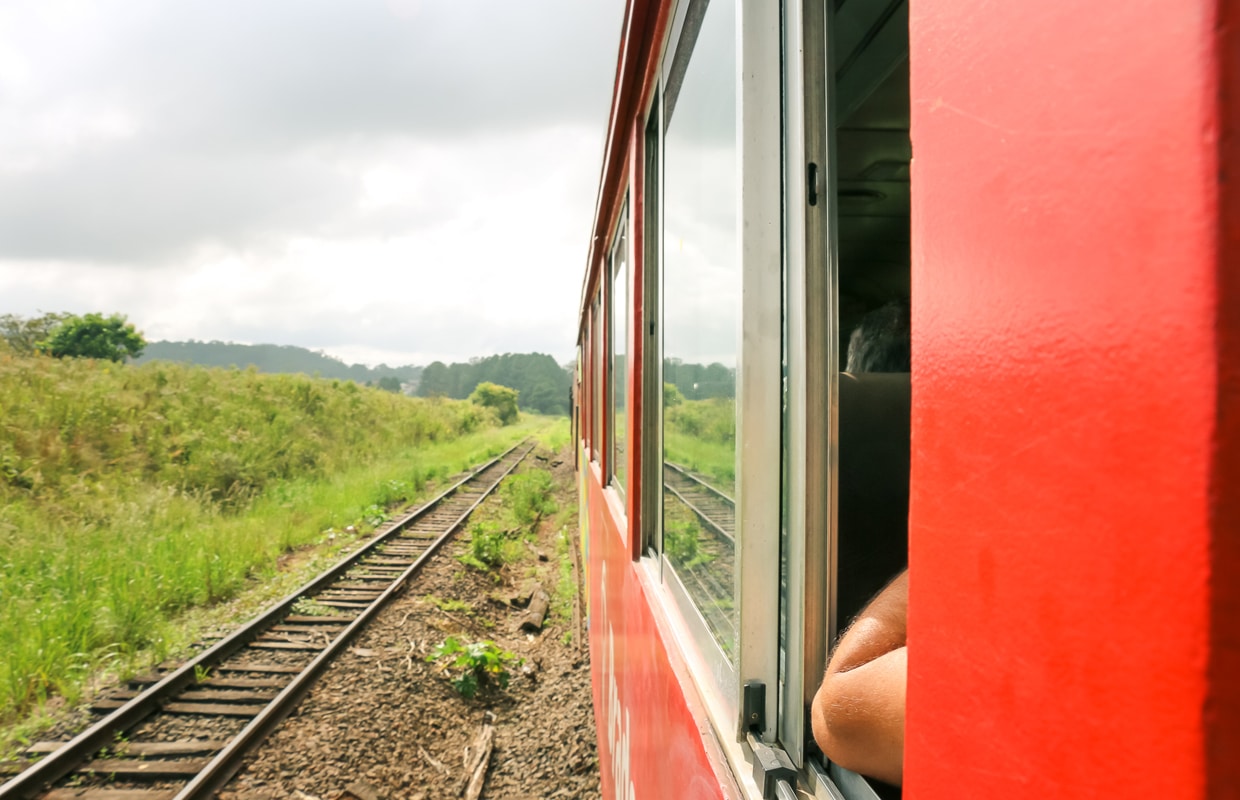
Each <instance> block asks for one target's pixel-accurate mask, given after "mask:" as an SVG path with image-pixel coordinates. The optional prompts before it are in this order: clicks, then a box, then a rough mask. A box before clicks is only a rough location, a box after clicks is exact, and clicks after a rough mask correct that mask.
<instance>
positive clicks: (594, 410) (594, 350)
mask: <svg viewBox="0 0 1240 800" xmlns="http://www.w3.org/2000/svg"><path fill="white" fill-rule="evenodd" d="M590 350H591V352H590V361H591V367H592V368H591V370H590V382H591V383H592V384H593V387H592V388H591V390H590V417H591V419H592V420H593V424H591V426H590V429H591V434H592V436H593V438H592V440H591V442H590V446H591V450H592V452H593V454H594V460H595V461H600V462H601V460H602V452H603V293H602V292H601V291H600V292H599V295H598V297H596V298H594V311H593V313H592V314H591V315H590Z"/></svg>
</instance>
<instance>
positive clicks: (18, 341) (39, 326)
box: [0, 313, 73, 356]
mask: <svg viewBox="0 0 1240 800" xmlns="http://www.w3.org/2000/svg"><path fill="white" fill-rule="evenodd" d="M72 318H73V315H72V314H65V313H51V314H44V315H43V316H41V317H31V318H30V319H26V318H24V317H19V316H17V315H16V314H5V315H3V316H0V338H3V339H4V341H5V342H7V343H8V345H9V348H10V349H11V350H12V351H13V352H14V353H16V354H17V355H19V356H32V355H34V354H35V353H37V352H38V351H39V345H40V343H42V342H44V341H45V340H46V339H47V337H49V336H51V334H52V331H53V330H55V329H56V327H57V326H59V325H60V324H62V323H63V322H65V321H66V320H69V319H72Z"/></svg>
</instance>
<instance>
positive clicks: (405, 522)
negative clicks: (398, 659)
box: [0, 442, 533, 800]
mask: <svg viewBox="0 0 1240 800" xmlns="http://www.w3.org/2000/svg"><path fill="white" fill-rule="evenodd" d="M522 444H524V442H519V443H517V444H516V445H513V446H512V447H511V448H509V449H508V450H506V451H504V452H503V453H502V454H500V455H499V456H496V457H495V458H493V459H491V460H490V461H488V462H486V463H485V464H483V465H482V466H480V467H478V468H477V469H475V470H473V471H471V472H469V473H468V474H466V475H465V476H464V477H462V478H461V479H460V480H459V481H457V482H456V483H454V484H452V485H451V486H450V487H448V488H447V489H445V490H444V491H443V492H441V493H440V494H439V495H437V496H435V497H434V498H432V499H431V500H429V501H427V502H426V503H424V504H423V505H422V506H421V507H420V508H417V509H415V510H414V511H412V512H410V513H409V514H406V515H405V516H403V517H401V518H400V519H398V520H397V521H396V522H394V523H393V524H392V526H391V527H390V528H389V529H388V530H386V531H384V532H383V533H381V534H378V535H376V536H374V537H373V538H372V539H371V540H370V541H368V542H366V543H365V544H364V545H363V546H362V547H359V548H358V549H357V550H356V551H354V552H353V553H352V554H350V555H348V556H346V557H345V558H343V559H341V560H340V561H339V562H337V563H336V564H335V565H334V566H332V567H331V568H329V569H328V570H327V571H325V572H323V573H322V574H320V575H319V576H318V577H316V578H314V579H312V580H311V581H309V582H308V583H306V584H304V585H303V586H301V587H300V588H298V589H297V590H295V591H294V592H293V593H291V594H289V595H287V596H285V597H284V598H283V599H282V600H280V601H278V602H277V603H276V604H275V605H273V606H271V607H269V608H268V609H267V610H266V611H264V612H262V613H261V614H259V615H258V616H257V617H255V618H254V619H252V620H251V621H250V622H248V623H246V624H245V625H244V626H242V627H241V628H239V629H238V630H237V631H235V632H233V633H232V634H231V635H229V636H227V637H225V638H224V639H221V640H220V641H219V642H217V643H216V644H215V645H213V646H212V647H210V648H209V649H207V650H205V651H203V652H202V653H200V654H199V655H198V656H196V657H195V658H193V659H191V660H190V661H187V662H186V663H185V664H183V665H182V666H181V667H179V668H178V669H176V670H174V671H173V672H171V673H170V674H168V675H166V676H165V677H163V678H162V679H160V680H159V681H158V682H157V683H155V684H153V685H151V686H149V687H148V688H147V689H145V690H143V691H142V692H140V693H139V694H138V695H137V696H136V697H134V698H133V699H132V700H130V701H129V702H127V703H125V705H123V706H121V707H120V708H118V709H116V710H115V711H113V712H112V713H110V714H108V715H107V716H105V717H104V718H103V719H101V720H99V721H98V722H96V723H95V724H93V725H91V726H90V727H88V728H87V729H86V730H84V731H82V732H81V733H79V734H78V735H77V736H75V737H74V738H73V739H71V740H70V741H68V742H66V743H65V745H64V746H63V747H61V748H60V749H58V750H56V751H55V752H53V753H50V754H48V755H47V756H45V757H44V758H42V759H40V760H39V761H37V762H35V763H34V764H33V765H31V766H30V767H29V768H27V769H25V770H23V771H22V772H21V773H19V774H18V775H17V776H16V777H14V778H12V779H10V780H9V781H7V782H5V783H3V784H0V800H30V799H31V798H33V797H35V796H37V795H38V794H39V793H40V792H42V791H43V790H44V788H45V787H47V786H48V785H50V784H52V783H54V782H55V781H58V780H60V779H61V778H64V777H65V776H66V775H68V774H70V773H71V772H73V771H74V769H76V768H77V767H78V766H79V765H80V764H81V763H82V762H84V761H87V760H89V758H90V757H91V756H92V755H93V754H94V753H96V752H98V751H99V750H101V749H102V748H103V747H106V746H108V745H110V744H111V743H112V741H113V737H114V735H115V733H116V732H117V731H125V730H128V729H129V728H132V727H133V726H134V725H136V724H138V723H139V722H141V721H142V720H143V719H145V718H146V717H148V716H150V715H151V714H152V713H155V712H157V711H159V710H160V709H161V708H162V706H163V704H164V701H165V700H167V699H169V698H171V697H172V696H173V695H176V694H178V693H179V692H181V691H183V690H184V689H185V688H186V687H188V686H189V685H190V684H192V683H196V682H197V675H198V673H199V671H200V670H201V669H203V668H210V667H213V666H215V665H216V664H219V663H220V662H222V661H224V660H225V659H227V658H228V657H229V656H231V655H233V654H234V653H236V652H237V651H238V650H240V649H241V648H242V647H244V646H245V645H247V644H248V643H249V642H251V641H253V640H254V639H256V638H257V637H258V635H259V634H260V633H262V631H263V630H265V629H266V628H268V627H270V626H271V625H273V624H275V623H277V622H278V621H279V620H280V619H282V618H283V617H284V616H286V615H287V614H288V612H289V611H290V610H291V609H292V607H293V605H294V604H295V603H296V602H297V601H298V600H300V599H301V598H302V597H304V596H306V595H311V594H314V593H315V592H317V591H319V590H320V589H322V588H324V587H325V586H327V585H330V584H331V583H333V582H335V581H336V580H338V579H339V578H340V577H341V576H343V575H344V574H345V573H347V572H348V571H349V570H350V569H351V568H352V567H353V566H354V565H355V564H357V562H359V561H361V560H362V559H363V558H365V557H366V556H367V555H370V554H371V552H372V551H373V550H374V549H375V548H377V547H378V546H379V545H380V544H383V543H384V542H386V541H387V540H388V539H391V538H394V537H396V536H398V535H399V534H400V533H401V532H402V531H403V530H405V529H406V528H408V527H409V526H410V525H412V524H413V523H414V522H416V521H418V520H419V519H421V518H422V517H423V516H426V515H427V514H429V513H430V512H431V511H433V510H434V509H435V508H436V507H437V506H438V505H439V504H440V503H442V502H444V501H445V500H447V499H448V498H449V497H451V496H452V495H453V494H455V493H456V492H457V491H458V490H459V489H460V488H461V487H462V486H464V485H465V484H466V483H468V482H470V481H471V480H473V479H474V478H476V477H477V476H478V475H480V474H482V473H483V472H485V471H486V470H488V469H490V468H491V467H493V466H495V465H496V464H498V463H499V462H500V461H502V460H503V459H504V458H506V457H508V456H509V455H510V454H511V453H513V452H514V451H516V450H517V449H518V448H519V447H521V446H522ZM532 449H533V447H532V446H531V447H530V448H529V449H528V450H526V452H525V453H524V454H522V456H521V458H519V459H517V460H516V462H514V464H513V466H512V467H510V468H509V469H508V470H506V471H505V472H504V474H503V475H501V476H500V478H499V479H497V481H496V482H495V484H494V485H498V483H499V481H500V480H503V478H504V477H505V476H507V475H508V474H509V473H510V472H511V471H512V469H514V468H515V467H516V465H517V464H519V463H520V462H521V461H522V460H523V459H524V458H525V456H526V455H528V454H529V451H530V450H532ZM493 488H494V486H493V487H492V489H493ZM489 493H490V490H488V491H486V492H483V493H482V494H481V495H480V498H479V500H478V501H477V502H475V503H474V504H473V505H471V506H470V511H471V512H472V511H473V509H474V508H476V507H477V505H478V503H480V502H481V501H482V499H485V498H486V497H487V496H488V495H489ZM465 516H468V514H465V515H463V516H462V517H461V519H458V520H456V521H455V522H454V523H453V525H452V527H451V528H450V529H449V530H448V531H447V533H446V534H444V535H443V536H441V537H439V538H437V539H436V540H435V542H434V548H428V551H429V550H431V549H437V548H438V545H439V543H440V542H441V541H442V540H443V539H445V538H446V536H447V535H448V534H450V533H451V532H452V531H455V530H456V528H457V526H459V525H460V523H461V521H462V519H463V518H464V517H465ZM422 561H423V558H422V556H419V557H418V560H417V561H415V564H417V565H420V564H421V562H422ZM412 571H413V567H410V568H409V569H407V570H406V571H405V572H404V573H402V574H401V575H400V576H399V577H398V578H397V579H396V580H395V581H393V584H392V585H389V588H388V590H387V591H385V592H384V593H383V595H381V596H380V598H379V599H380V600H383V601H384V602H386V599H387V598H388V597H390V596H391V592H392V591H393V588H394V586H395V585H396V584H399V585H400V586H401V587H403V585H404V582H405V581H406V580H407V579H408V575H409V574H410V573H411V572H412ZM375 602H378V600H376V601H375ZM367 610H369V609H367ZM371 616H373V615H371ZM360 618H361V615H359V617H358V619H360ZM368 618H369V617H368ZM355 624H356V619H355V620H354V623H352V624H350V625H349V626H348V627H347V628H346V629H345V631H343V632H341V634H338V637H337V638H339V637H340V636H343V635H344V634H345V633H349V635H350V636H352V632H354V631H355V630H356V629H355V627H354V625H355ZM329 647H331V645H329ZM333 652H334V651H333ZM318 662H319V659H318V658H316V659H315V660H314V661H312V662H311V664H310V666H312V667H315V668H316V670H321V669H322V666H321V665H319V666H316V665H317V664H318ZM316 674H317V672H316ZM296 683H297V680H296V679H295V680H294V684H296ZM288 688H289V687H286V691H287V689H288ZM307 688H308V684H307ZM302 693H304V689H303V690H302ZM283 696H284V692H282V693H281V694H280V695H278V696H277V697H276V701H279V700H280V699H281V698H282V697H283ZM298 698H300V695H298ZM276 701H273V703H274V702H276ZM290 708H291V706H290ZM285 713H286V714H287V712H285ZM249 727H250V726H247V728H246V729H244V730H243V731H242V734H244V733H245V732H246V731H247V730H249ZM239 735H240V734H239ZM260 741H261V740H260ZM226 749H227V748H226ZM221 754H222V753H221ZM208 766H210V765H208Z"/></svg>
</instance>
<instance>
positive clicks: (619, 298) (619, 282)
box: [611, 208, 631, 492]
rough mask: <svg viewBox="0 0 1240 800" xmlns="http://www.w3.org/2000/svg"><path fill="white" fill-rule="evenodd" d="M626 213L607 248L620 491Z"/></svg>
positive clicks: (614, 465)
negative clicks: (614, 239) (610, 284)
mask: <svg viewBox="0 0 1240 800" xmlns="http://www.w3.org/2000/svg"><path fill="white" fill-rule="evenodd" d="M628 227H629V211H628V208H625V210H624V211H621V212H620V224H619V227H618V229H617V231H616V241H615V244H613V245H612V248H611V273H612V280H613V283H612V286H611V352H612V358H611V399H612V418H611V436H612V439H611V442H612V451H611V470H612V477H613V479H614V480H615V484H616V487H617V488H618V489H620V491H621V492H623V491H624V485H625V484H624V454H625V448H624V444H625V441H626V436H625V431H626V428H627V424H626V422H625V403H624V397H625V392H626V386H627V380H626V378H627V375H628V368H627V363H628V362H627V361H626V358H627V355H626V352H625V348H626V346H627V342H628V335H629V316H630V314H631V308H630V305H629V277H628V276H629V258H628V255H629V248H628V241H629V237H628Z"/></svg>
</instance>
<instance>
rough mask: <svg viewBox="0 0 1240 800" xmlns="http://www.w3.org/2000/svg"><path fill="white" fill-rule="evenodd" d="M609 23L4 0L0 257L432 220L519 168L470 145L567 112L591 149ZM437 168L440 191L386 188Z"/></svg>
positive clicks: (347, 8)
mask: <svg viewBox="0 0 1240 800" xmlns="http://www.w3.org/2000/svg"><path fill="white" fill-rule="evenodd" d="M618 26H619V14H618V13H617V10H616V9H606V10H604V9H603V8H602V7H601V6H599V5H596V4H594V3H583V2H580V0H530V1H529V2H522V3H509V2H497V1H494V0H493V1H491V2H480V1H479V0H459V1H457V2H451V3H443V2H413V1H412V0H400V1H399V2H398V1H396V0H388V1H387V2H383V0H350V1H349V2H337V1H336V0H267V1H266V2H263V3H227V2H219V1H218V0H187V1H186V2H177V3H166V2H157V1H156V0H136V1H135V2H131V3H127V4H109V5H108V6H107V7H106V8H105V7H101V6H100V7H97V6H95V5H94V4H89V3H79V2H64V1H63V0H62V1H58V2H50V3H43V4H34V3H30V4H15V5H12V6H9V7H8V8H7V9H6V10H4V11H0V30H7V31H9V33H8V34H7V35H5V34H0V123H2V124H0V259H15V260H16V259H19V260H23V261H31V260H45V261H65V260H82V261H90V262H91V263H116V264H127V265H145V266H150V267H165V268H167V267H179V266H180V265H181V264H182V263H184V260H185V259H187V258H189V257H190V256H191V254H192V253H194V252H198V251H201V250H202V249H204V248H208V249H211V248H215V249H223V250H230V251H233V252H236V253H245V252H249V251H252V250H254V249H262V248H264V247H270V246H273V243H275V244H278V243H279V242H281V241H283V240H285V239H286V238H288V237H290V236H294V235H301V236H307V235H318V234H326V233H333V234H334V235H349V234H367V233H375V232H386V233H388V234H391V233H393V232H396V231H398V230H401V229H403V230H405V231H410V230H417V229H422V228H430V227H433V226H434V225H436V224H439V223H441V222H443V221H444V220H445V219H447V218H449V217H451V216H453V213H454V212H453V211H452V209H453V206H451V205H450V204H449V202H448V200H449V199H450V198H449V197H447V196H446V195H449V194H456V195H462V194H467V193H474V194H478V195H483V196H485V195H486V194H487V193H488V192H489V191H491V189H492V186H493V184H494V183H495V182H496V181H497V180H502V177H501V176H502V175H503V174H504V173H512V174H514V175H519V176H528V173H527V172H523V171H522V162H521V161H519V160H518V156H519V154H518V153H516V152H511V153H510V155H509V157H508V159H507V160H506V161H505V160H502V159H501V160H500V163H499V164H498V165H497V164H495V159H494V158H490V157H489V156H490V155H491V154H492V153H493V152H499V153H504V152H505V150H506V144H505V143H506V141H511V140H516V139H522V138H525V137H527V136H528V135H529V134H532V133H537V132H540V131H550V132H554V131H556V130H563V129H577V130H581V129H583V128H586V127H587V126H588V127H589V128H590V129H591V130H593V131H595V133H594V136H595V138H596V141H597V142H598V145H597V146H601V141H602V135H601V126H602V124H603V122H604V121H605V119H606V110H607V104H608V99H609V89H610V81H609V78H610V75H611V71H612V69H613V62H612V58H613V57H614V56H613V55H612V53H614V49H615V45H616V43H617V42H618V38H619V29H618ZM19 34H20V37H19ZM465 142H471V143H473V146H474V147H475V148H476V153H475V154H473V155H471V154H469V153H468V152H466V153H465V154H464V155H463V156H462V155H461V154H460V153H459V152H458V153H457V155H458V159H457V160H455V161H452V162H447V161H442V162H438V163H436V162H434V160H433V155H434V153H435V151H436V150H437V149H439V150H442V149H444V148H445V147H446V148H449V149H455V150H457V151H459V150H460V149H461V148H460V147H459V145H461V144H462V143H465ZM414 146H416V147H414ZM414 150H418V151H419V152H421V153H422V155H421V156H420V157H419V156H418V155H417V153H415V152H414ZM392 153H397V154H398V159H404V166H403V167H402V166H401V165H400V164H398V163H396V162H393V161H389V160H387V158H388V156H389V155H391V154H392ZM596 159H597V155H595V156H594V158H593V159H592V160H596ZM481 162H488V163H489V166H490V171H489V172H484V171H483V170H481V169H480V168H478V167H477V165H478V164H479V163H481ZM411 166H412V167H413V168H414V169H413V171H411V170H410V169H409V167H411ZM590 166H591V167H594V166H595V165H594V164H591V165H590ZM585 172H586V174H587V175H590V176H591V178H593V176H594V175H596V174H597V172H596V168H594V169H587V170H586V171H585ZM444 173H450V174H452V175H453V177H454V180H455V183H456V184H457V185H458V186H459V187H460V191H459V192H455V193H446V192H444V191H443V190H442V189H440V190H437V193H436V194H435V195H432V194H429V193H426V194H422V195H417V194H416V192H406V194H405V195H403V196H402V195H401V194H400V192H401V190H402V187H401V183H402V181H404V182H407V183H410V184H415V185H416V184H417V183H419V182H422V183H426V184H428V185H429V184H437V185H443V184H444V183H445V181H444V180H443V179H442V176H443V174H444ZM428 175H429V176H431V177H429V178H428V177H427V176H428ZM435 176H438V177H437V178H436V177H435ZM520 179H521V180H537V177H536V176H534V177H522V178H520ZM393 190H396V191H395V192H394V191H393ZM385 193H386V194H385ZM393 197H396V198H397V200H395V201H394V200H393Z"/></svg>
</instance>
